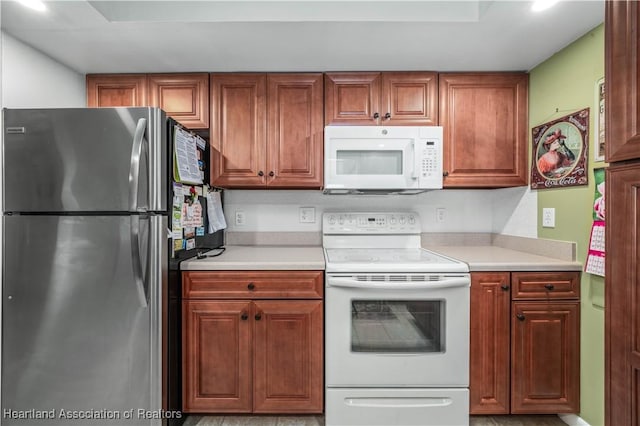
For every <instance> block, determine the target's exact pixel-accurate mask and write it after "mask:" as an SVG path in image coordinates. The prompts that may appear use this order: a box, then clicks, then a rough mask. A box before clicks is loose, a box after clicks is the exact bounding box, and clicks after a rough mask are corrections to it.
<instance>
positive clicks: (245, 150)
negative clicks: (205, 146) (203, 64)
mask: <svg viewBox="0 0 640 426" xmlns="http://www.w3.org/2000/svg"><path fill="white" fill-rule="evenodd" d="M266 81H267V77H266V74H253V73H237V74H236V73H234V74H226V73H219V74H218V73H215V74H211V79H210V88H211V137H210V145H211V166H210V167H211V183H212V184H213V185H217V186H222V187H236V188H238V187H252V186H253V187H255V186H264V185H265V184H266V176H267V172H268V171H265V168H266V161H265V158H266V155H265V147H266Z"/></svg>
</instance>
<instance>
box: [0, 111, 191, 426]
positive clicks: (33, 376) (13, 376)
mask: <svg viewBox="0 0 640 426" xmlns="http://www.w3.org/2000/svg"><path fill="white" fill-rule="evenodd" d="M3 113H4V143H3V213H4V214H3V222H2V226H3V246H2V253H3V264H2V280H3V283H2V348H1V349H2V370H1V373H2V389H1V399H2V416H1V417H0V419H1V422H2V425H3V426H4V425H47V426H48V425H57V424H60V425H108V426H111V425H159V424H166V423H170V424H171V423H173V421H174V420H176V421H177V422H179V420H180V417H181V416H182V415H181V413H179V412H178V411H174V410H179V409H180V407H179V405H180V404H179V401H180V400H179V395H172V394H171V393H172V392H173V393H174V394H175V393H176V392H177V393H179V390H180V380H179V347H180V342H179V340H180V339H179V325H177V324H178V323H177V322H176V321H179V307H180V304H179V300H178V301H177V299H176V297H178V296H176V294H178V295H179V288H176V287H175V284H173V285H172V284H171V283H170V282H169V273H170V272H169V260H170V255H169V253H170V239H169V227H170V222H169V214H170V208H171V193H170V191H171V172H172V158H173V155H172V150H171V146H172V144H171V140H172V138H171V128H172V126H171V125H169V121H168V120H167V118H166V116H165V113H164V112H163V111H162V110H160V109H157V108H95V109H90V108H85V109H21V110H17V109H5V110H4V111H3ZM174 275H176V276H177V275H179V274H177V273H175V271H174ZM178 285H179V284H178ZM170 293H171V294H173V300H170ZM172 317H173V319H172Z"/></svg>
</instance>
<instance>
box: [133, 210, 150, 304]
mask: <svg viewBox="0 0 640 426" xmlns="http://www.w3.org/2000/svg"><path fill="white" fill-rule="evenodd" d="M131 262H132V264H133V279H134V281H135V284H136V289H137V291H138V300H139V301H140V306H141V307H143V308H146V307H148V306H149V297H148V296H147V287H146V285H145V279H144V275H143V272H142V257H141V256H140V216H138V215H132V216H131Z"/></svg>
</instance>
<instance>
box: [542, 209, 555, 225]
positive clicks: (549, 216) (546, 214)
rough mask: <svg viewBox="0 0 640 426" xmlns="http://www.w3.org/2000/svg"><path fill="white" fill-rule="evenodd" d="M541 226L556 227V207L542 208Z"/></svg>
mask: <svg viewBox="0 0 640 426" xmlns="http://www.w3.org/2000/svg"><path fill="white" fill-rule="evenodd" d="M542 226H543V227H544V228H555V227H556V209H554V208H544V209H542Z"/></svg>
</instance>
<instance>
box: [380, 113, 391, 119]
mask: <svg viewBox="0 0 640 426" xmlns="http://www.w3.org/2000/svg"><path fill="white" fill-rule="evenodd" d="M382 118H383V119H385V120H388V119H390V118H391V114H390V113H386V114H385V115H384V117H382Z"/></svg>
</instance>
